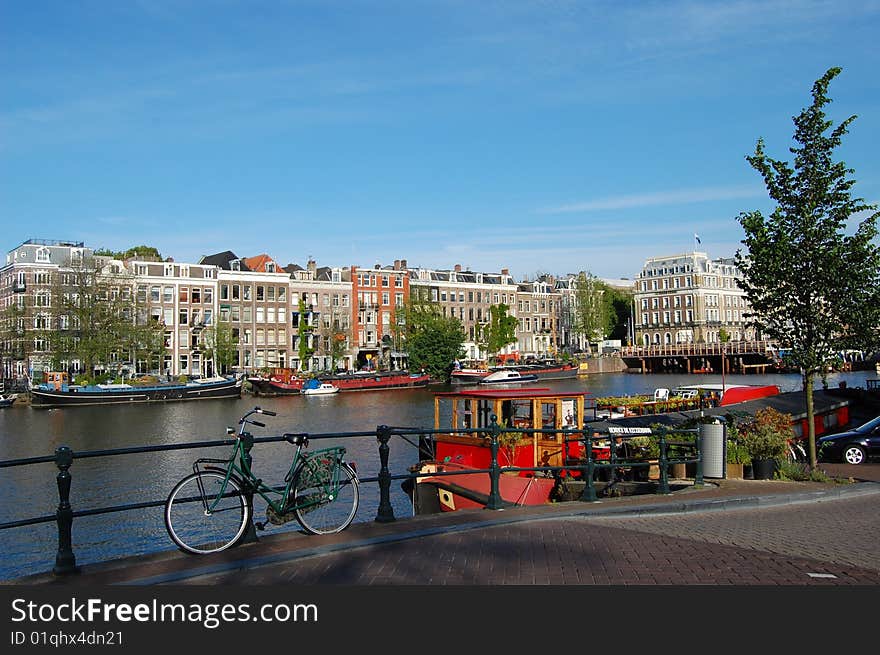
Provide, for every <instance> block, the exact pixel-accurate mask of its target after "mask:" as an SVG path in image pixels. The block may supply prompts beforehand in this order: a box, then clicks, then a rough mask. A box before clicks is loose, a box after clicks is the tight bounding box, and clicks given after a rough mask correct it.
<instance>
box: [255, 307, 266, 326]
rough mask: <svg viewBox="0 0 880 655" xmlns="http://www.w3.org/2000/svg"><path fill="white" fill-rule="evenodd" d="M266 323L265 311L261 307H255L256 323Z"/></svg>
mask: <svg viewBox="0 0 880 655" xmlns="http://www.w3.org/2000/svg"><path fill="white" fill-rule="evenodd" d="M265 322H266V310H265V308H263V307H257V323H265Z"/></svg>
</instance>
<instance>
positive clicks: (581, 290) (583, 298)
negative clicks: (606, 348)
mask: <svg viewBox="0 0 880 655" xmlns="http://www.w3.org/2000/svg"><path fill="white" fill-rule="evenodd" d="M612 301H613V298H612V297H611V294H610V293H608V286H607V285H606V284H605V283H604V282H602V281H601V280H600V279H599V278H597V277H596V276H595V275H593V274H592V273H589V272H587V273H585V272H583V271H581V272H580V273H578V276H577V286H576V288H575V292H574V323H573V325H572V328H573V329H574V332H575V333H576V334H579V335H581V336H582V337H583V338H584V339H586V341H587V349H588V350H589V347H590V345H589V344H590V341H600V340H601V339H604V338H605V335H607V334H608V333H609V332H610V331H611V328H612V327H613V326H614V321H615V320H616V316H617V315H616V313H615V314H614V318H612V305H611V303H612Z"/></svg>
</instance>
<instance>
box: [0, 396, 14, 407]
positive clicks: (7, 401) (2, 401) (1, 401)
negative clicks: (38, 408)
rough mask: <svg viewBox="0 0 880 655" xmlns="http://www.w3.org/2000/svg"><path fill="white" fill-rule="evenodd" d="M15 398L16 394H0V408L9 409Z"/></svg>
mask: <svg viewBox="0 0 880 655" xmlns="http://www.w3.org/2000/svg"><path fill="white" fill-rule="evenodd" d="M16 398H18V394H17V393H11V394H9V395H6V394H0V408H3V407H11V406H12V403H14V402H15V399H16Z"/></svg>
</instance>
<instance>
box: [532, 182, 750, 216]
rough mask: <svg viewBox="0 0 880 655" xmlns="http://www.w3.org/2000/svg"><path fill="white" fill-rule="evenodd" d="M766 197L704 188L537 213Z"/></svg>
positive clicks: (737, 190)
mask: <svg viewBox="0 0 880 655" xmlns="http://www.w3.org/2000/svg"><path fill="white" fill-rule="evenodd" d="M764 194H766V191H765V190H764V189H763V188H761V187H758V186H732V187H707V188H703V189H680V190H678V191H659V192H656V193H636V194H629V195H622V196H612V197H609V198H599V199H596V200H587V201H584V202H577V203H572V204H570V205H560V206H558V207H547V208H544V209H539V210H538V213H541V214H569V213H577V212H591V211H600V210H609V209H632V208H634V207H656V206H659V205H686V204H692V203H696V202H710V201H713V200H731V199H736V198H753V197H756V196H761V195H764Z"/></svg>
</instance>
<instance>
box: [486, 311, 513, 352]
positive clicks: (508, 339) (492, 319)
mask: <svg viewBox="0 0 880 655" xmlns="http://www.w3.org/2000/svg"><path fill="white" fill-rule="evenodd" d="M509 310H510V308H509V307H508V306H507V305H505V304H504V303H501V304H498V305H490V306H489V322H488V323H486V325H484V326H483V329H482V331H481V333H480V339H481V341H482V345H483V347H484V348H485V349H486V352H487V353H488V355H489V356H490V357H491V356H492V355H494V354H496V353H497V352H498V351H500V350H501V349H502V348H504V346H506V345H508V344H510V343H513V342H514V341H516V324H517V321H516V317H515V316H511V315H510V314H508V311H509Z"/></svg>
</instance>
